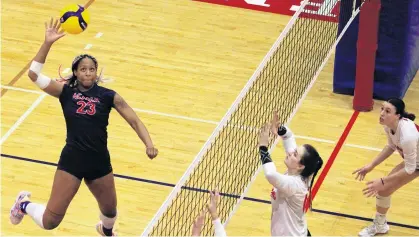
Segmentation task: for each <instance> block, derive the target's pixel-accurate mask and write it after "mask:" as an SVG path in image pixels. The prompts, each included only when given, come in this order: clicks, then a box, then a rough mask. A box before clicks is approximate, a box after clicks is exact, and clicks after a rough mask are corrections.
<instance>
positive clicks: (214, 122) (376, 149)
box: [0, 85, 383, 151]
mask: <svg viewBox="0 0 419 237" xmlns="http://www.w3.org/2000/svg"><path fill="white" fill-rule="evenodd" d="M0 88H5V89H8V90H14V91H21V92H28V93H33V94H46V93H44V92H42V91H36V90H30V89H24V88H19V87H14V86H4V85H0ZM132 109H133V110H134V111H136V112H139V113H145V114H153V115H159V116H163V117H169V118H175V119H182V120H189V121H194V122H201V123H207V124H213V125H218V123H219V122H217V121H213V120H206V119H200V118H193V117H188V116H182V115H176V114H169V113H163V112H158V111H152V110H146V109H139V108H132ZM295 138H298V139H305V140H309V141H316V142H323V143H329V144H337V141H332V140H328V139H323V138H316V137H309V136H303V135H295ZM343 146H347V147H352V148H358V149H363V150H369V151H382V150H383V149H382V148H376V147H370V146H363V145H358V144H350V143H344V144H343Z"/></svg>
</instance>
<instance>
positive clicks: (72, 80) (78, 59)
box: [68, 54, 99, 88]
mask: <svg viewBox="0 0 419 237" xmlns="http://www.w3.org/2000/svg"><path fill="white" fill-rule="evenodd" d="M85 58H90V59H91V60H92V61H93V63H94V64H95V67H96V69H97V68H98V66H99V65H98V63H97V60H96V58H95V57H93V56H91V55H89V54H81V55H79V56H77V57H76V58H74V60H73V63H72V64H71V71H72V72H73V75H72V76H71V77H70V78H69V79H68V86H69V87H71V88H74V87H76V86H77V76H76V74H75V73H74V72H75V71H77V68H78V67H79V63H80V62H81V60H83V59H85ZM96 83H98V80H96Z"/></svg>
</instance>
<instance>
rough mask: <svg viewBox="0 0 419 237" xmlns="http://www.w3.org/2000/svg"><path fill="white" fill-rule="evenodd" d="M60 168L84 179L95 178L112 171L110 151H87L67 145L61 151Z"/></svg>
mask: <svg viewBox="0 0 419 237" xmlns="http://www.w3.org/2000/svg"><path fill="white" fill-rule="evenodd" d="M58 169H59V170H63V171H66V172H67V173H70V174H72V175H74V176H75V177H77V178H78V179H80V180H82V179H83V178H84V179H86V180H95V179H97V178H101V177H103V176H105V175H107V174H109V173H111V172H112V165H111V158H110V155H109V151H108V150H107V149H104V150H103V152H85V151H80V150H78V149H75V148H71V147H68V146H65V147H64V149H63V150H62V152H61V156H60V161H59V162H58Z"/></svg>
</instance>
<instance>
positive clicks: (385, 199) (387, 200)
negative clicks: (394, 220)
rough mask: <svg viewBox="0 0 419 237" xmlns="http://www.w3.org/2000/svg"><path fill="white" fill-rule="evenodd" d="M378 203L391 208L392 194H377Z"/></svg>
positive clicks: (380, 205)
mask: <svg viewBox="0 0 419 237" xmlns="http://www.w3.org/2000/svg"><path fill="white" fill-rule="evenodd" d="M376 204H377V206H379V207H382V208H390V205H391V196H381V195H377V197H376Z"/></svg>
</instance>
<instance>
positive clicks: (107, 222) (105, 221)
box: [99, 213, 118, 229]
mask: <svg viewBox="0 0 419 237" xmlns="http://www.w3.org/2000/svg"><path fill="white" fill-rule="evenodd" d="M117 216H118V214H116V215H115V216H114V217H112V218H109V217H107V216H105V215H103V214H102V213H100V215H99V218H100V220H101V221H102V225H103V226H104V227H105V228H106V229H112V228H113V226H114V224H115V221H116V217H117Z"/></svg>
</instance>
